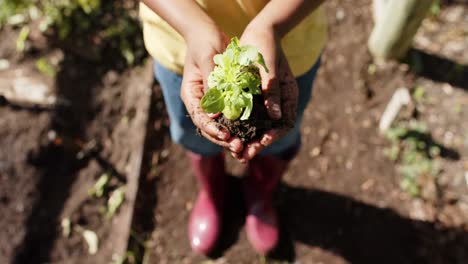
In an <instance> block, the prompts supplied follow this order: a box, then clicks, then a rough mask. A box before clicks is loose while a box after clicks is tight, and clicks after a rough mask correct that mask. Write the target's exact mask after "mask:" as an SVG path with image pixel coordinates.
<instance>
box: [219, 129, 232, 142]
mask: <svg viewBox="0 0 468 264" xmlns="http://www.w3.org/2000/svg"><path fill="white" fill-rule="evenodd" d="M228 137H229V135H228V133H227V132H226V131H223V130H222V129H220V130H219V132H218V138H219V139H221V140H226V139H228Z"/></svg>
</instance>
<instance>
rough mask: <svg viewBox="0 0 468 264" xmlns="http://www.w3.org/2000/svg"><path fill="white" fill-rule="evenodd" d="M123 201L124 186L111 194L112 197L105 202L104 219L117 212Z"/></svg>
mask: <svg viewBox="0 0 468 264" xmlns="http://www.w3.org/2000/svg"><path fill="white" fill-rule="evenodd" d="M124 200H125V186H122V187H120V188H118V189H117V190H115V191H114V192H112V195H111V196H110V197H109V200H108V201H107V212H106V218H111V217H112V216H114V214H115V213H116V212H117V209H119V207H120V206H121V205H122V203H123V202H124Z"/></svg>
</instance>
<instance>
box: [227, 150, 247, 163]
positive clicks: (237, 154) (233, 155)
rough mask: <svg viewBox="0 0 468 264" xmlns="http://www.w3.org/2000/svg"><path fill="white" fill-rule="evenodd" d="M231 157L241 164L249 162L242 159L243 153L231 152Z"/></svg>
mask: <svg viewBox="0 0 468 264" xmlns="http://www.w3.org/2000/svg"><path fill="white" fill-rule="evenodd" d="M231 156H232V157H233V158H235V159H236V160H238V161H240V162H241V163H246V162H247V160H246V159H244V158H243V157H242V152H241V153H235V152H231Z"/></svg>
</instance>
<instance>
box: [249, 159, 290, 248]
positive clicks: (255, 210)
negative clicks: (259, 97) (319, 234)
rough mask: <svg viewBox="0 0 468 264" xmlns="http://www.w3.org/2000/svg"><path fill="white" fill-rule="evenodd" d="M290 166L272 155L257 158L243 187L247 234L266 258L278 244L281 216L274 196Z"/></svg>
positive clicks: (251, 164)
mask: <svg viewBox="0 0 468 264" xmlns="http://www.w3.org/2000/svg"><path fill="white" fill-rule="evenodd" d="M287 165H288V162H287V161H284V160H280V159H277V158H274V157H269V156H264V157H261V156H256V157H254V158H253V159H252V160H251V161H250V163H249V170H248V176H247V177H246V178H245V181H244V186H243V187H244V194H245V201H246V205H247V219H246V231H247V238H248V239H249V242H250V244H252V246H253V247H254V249H255V250H256V251H257V252H258V253H259V254H262V255H266V254H267V253H269V252H270V251H271V250H273V249H274V248H275V247H276V245H277V243H278V237H279V230H278V216H277V213H276V209H275V208H274V207H273V193H274V191H275V189H276V186H277V185H278V183H279V181H280V179H281V176H282V175H283V173H284V171H285V170H286V168H287Z"/></svg>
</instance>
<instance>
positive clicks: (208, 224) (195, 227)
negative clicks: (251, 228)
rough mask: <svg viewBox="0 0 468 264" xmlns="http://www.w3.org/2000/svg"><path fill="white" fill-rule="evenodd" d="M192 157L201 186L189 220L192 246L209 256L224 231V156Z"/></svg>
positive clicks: (190, 157) (194, 155)
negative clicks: (222, 222)
mask: <svg viewBox="0 0 468 264" xmlns="http://www.w3.org/2000/svg"><path fill="white" fill-rule="evenodd" d="M188 156H189V159H190V162H191V164H192V168H193V170H194V172H195V176H196V178H197V180H198V183H199V186H200V192H199V193H198V197H197V201H196V202H195V205H194V207H193V209H192V213H191V215H190V220H189V239H190V246H191V247H192V249H193V250H194V251H195V252H198V253H201V254H205V255H206V254H208V253H209V252H210V251H211V250H212V249H213V247H214V246H215V244H216V242H217V240H218V236H219V233H220V228H221V213H222V210H221V206H222V204H223V201H224V193H225V184H226V172H225V167H224V155H223V154H219V155H216V156H209V157H206V156H201V155H197V154H194V153H189V155H188Z"/></svg>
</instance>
